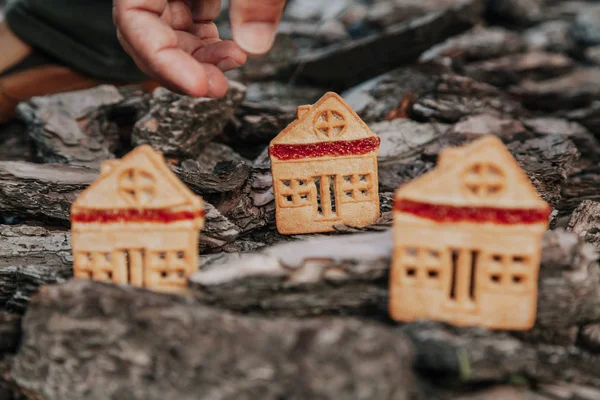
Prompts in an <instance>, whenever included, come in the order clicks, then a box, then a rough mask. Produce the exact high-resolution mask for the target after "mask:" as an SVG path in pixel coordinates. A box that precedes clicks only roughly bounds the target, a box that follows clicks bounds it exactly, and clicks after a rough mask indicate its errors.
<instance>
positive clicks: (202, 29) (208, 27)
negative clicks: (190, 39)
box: [189, 22, 219, 39]
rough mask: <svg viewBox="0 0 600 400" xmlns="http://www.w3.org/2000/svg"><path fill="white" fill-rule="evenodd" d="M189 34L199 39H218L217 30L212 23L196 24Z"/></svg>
mask: <svg viewBox="0 0 600 400" xmlns="http://www.w3.org/2000/svg"><path fill="white" fill-rule="evenodd" d="M189 32H190V33H191V34H192V35H194V36H196V37H198V38H200V39H218V38H219V29H218V28H217V25H215V24H214V23H213V22H201V23H196V24H194V26H193V27H192V28H191V29H190V30H189Z"/></svg>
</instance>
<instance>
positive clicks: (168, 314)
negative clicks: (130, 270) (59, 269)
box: [11, 281, 419, 400]
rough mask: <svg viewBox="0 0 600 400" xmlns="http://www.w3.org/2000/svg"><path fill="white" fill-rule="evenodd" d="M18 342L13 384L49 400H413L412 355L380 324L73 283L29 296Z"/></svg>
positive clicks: (401, 339) (400, 338) (399, 338)
mask: <svg viewBox="0 0 600 400" xmlns="http://www.w3.org/2000/svg"><path fill="white" fill-rule="evenodd" d="M23 332H24V335H23V341H22V345H21V348H20V350H19V352H18V354H17V356H16V358H15V360H14V365H13V369H12V372H11V378H12V379H13V380H14V381H15V382H16V383H17V384H18V385H19V386H21V387H23V388H25V389H27V390H29V391H33V392H36V393H38V394H40V395H41V396H43V398H44V399H46V400H71V399H73V400H80V399H82V398H85V399H90V400H93V399H98V400H105V399H110V398H123V399H125V398H126V399H130V400H135V399H140V400H142V399H143V400H152V399H157V400H163V399H171V398H173V399H174V398H177V399H181V400H186V399H198V398H207V399H212V398H214V399H234V398H235V399H256V398H260V399H264V400H269V399H273V400H276V399H283V398H285V399H335V400H337V399H344V398H348V399H350V398H351V399H357V400H359V399H364V400H367V399H369V400H370V399H374V398H375V399H383V398H385V399H398V400H404V399H409V398H410V399H418V398H419V397H418V396H417V395H418V387H417V386H416V385H417V382H416V380H415V378H414V376H413V373H412V371H411V362H412V355H411V349H410V345H409V343H408V342H407V340H406V339H405V337H404V336H403V335H401V334H399V333H397V332H394V331H392V330H390V329H389V328H386V327H384V326H380V325H378V324H377V323H366V322H361V321H358V320H353V319H336V318H326V319H317V320H311V319H308V320H290V319H265V318H248V317H241V316H235V315H232V314H229V313H224V312H222V311H219V310H213V309H210V308H206V307H202V306H198V305H196V304H194V303H193V302H191V301H190V300H188V299H185V298H183V297H181V298H178V297H171V296H166V295H159V294H155V293H151V292H147V291H142V290H135V289H132V288H118V287H113V286H105V285H101V284H93V283H89V282H82V281H73V282H69V283H67V284H65V285H61V286H55V287H46V288H44V289H43V290H42V291H41V292H40V293H39V295H38V296H36V298H35V300H33V301H32V303H31V305H30V309H29V312H28V314H27V315H26V316H25V319H24V321H23ZM74 336H75V337H77V341H73V340H72V338H73V337H74ZM90 377H93V379H90ZM199 396H200V397H199Z"/></svg>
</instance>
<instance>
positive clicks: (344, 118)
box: [269, 93, 380, 234]
mask: <svg viewBox="0 0 600 400" xmlns="http://www.w3.org/2000/svg"><path fill="white" fill-rule="evenodd" d="M379 142H380V140H379V137H378V136H376V135H375V134H374V133H373V132H371V130H370V129H369V127H368V126H367V125H366V124H365V123H364V122H363V121H362V120H361V119H360V117H359V116H358V115H357V114H356V113H355V112H354V111H353V110H352V109H351V108H350V106H348V104H346V103H345V102H344V100H342V98H341V97H340V96H338V95H337V94H335V93H327V94H326V95H325V96H323V97H322V98H321V99H320V100H319V101H317V102H316V103H315V104H314V105H312V106H310V105H307V106H300V107H298V112H297V120H295V121H294V122H292V123H291V124H290V125H289V126H288V127H287V128H286V129H285V130H283V131H282V132H281V133H280V134H279V135H278V136H277V137H275V138H274V139H273V140H272V141H271V143H270V146H269V156H270V159H271V168H272V173H273V188H274V194H275V206H276V219H277V229H278V230H279V232H280V233H282V234H301V233H311V232H330V231H333V230H334V228H333V226H334V225H335V224H337V223H345V224H347V225H352V226H365V225H368V224H371V223H373V222H375V221H376V220H377V219H378V218H379V215H380V212H379V191H378V181H377V154H378V153H379Z"/></svg>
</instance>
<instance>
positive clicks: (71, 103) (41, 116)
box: [18, 86, 148, 167]
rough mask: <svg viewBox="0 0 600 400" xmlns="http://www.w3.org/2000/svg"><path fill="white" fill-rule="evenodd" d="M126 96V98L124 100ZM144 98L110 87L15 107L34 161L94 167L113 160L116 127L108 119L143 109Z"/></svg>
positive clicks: (143, 96)
mask: <svg viewBox="0 0 600 400" xmlns="http://www.w3.org/2000/svg"><path fill="white" fill-rule="evenodd" d="M124 95H126V96H127V97H125V96H124ZM147 101H148V100H147V97H146V95H145V94H144V93H143V92H141V91H132V90H131V89H123V90H122V91H120V90H119V89H117V88H116V87H114V86H99V87H97V88H94V89H91V90H82V91H77V92H70V93H61V94H57V95H54V96H48V97H37V98H34V99H32V100H30V101H28V102H24V103H21V104H20V105H19V107H18V111H19V116H20V118H21V119H22V120H23V121H24V122H25V124H26V125H27V132H28V134H29V136H30V137H31V138H32V139H33V142H34V143H35V145H36V149H37V158H38V159H40V160H42V161H44V162H47V163H65V164H71V165H79V166H82V165H85V166H93V167H98V166H99V165H100V163H101V162H102V161H104V160H106V159H110V158H114V153H113V152H114V151H116V150H118V149H119V147H120V146H119V144H118V142H119V140H120V139H119V131H118V125H116V123H115V124H113V123H111V121H110V120H109V119H110V118H109V117H114V116H117V115H118V116H119V117H121V118H123V114H127V113H129V114H131V115H130V117H129V118H130V119H135V117H137V113H136V110H137V109H139V108H141V109H143V108H144V107H145V105H146V104H147Z"/></svg>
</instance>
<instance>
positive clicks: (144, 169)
mask: <svg viewBox="0 0 600 400" xmlns="http://www.w3.org/2000/svg"><path fill="white" fill-rule="evenodd" d="M203 227H204V209H203V202H202V199H201V198H200V197H198V196H196V195H194V194H193V193H192V192H191V191H190V190H189V189H188V188H187V187H186V186H185V185H184V184H183V183H182V182H181V181H180V180H179V179H178V178H177V176H175V174H173V172H172V171H171V170H170V169H169V168H168V166H167V165H166V164H165V160H164V159H163V157H162V154H160V153H157V152H155V151H154V150H153V149H152V148H151V147H150V146H147V145H144V146H140V147H138V148H136V149H134V150H133V151H132V152H131V153H129V154H128V155H126V156H125V157H123V158H122V159H121V160H111V161H106V162H105V163H104V164H103V165H102V169H101V175H100V177H99V178H98V180H97V181H96V182H94V183H93V184H92V185H91V186H90V187H88V188H87V189H86V190H85V191H84V192H83V193H81V195H80V196H79V197H78V198H77V200H76V201H75V202H74V204H73V206H72V208H71V231H72V246H73V260H74V272H75V278H79V279H94V280H98V281H105V282H113V283H117V284H131V285H134V286H139V287H146V288H149V289H153V290H156V291H161V292H177V291H181V290H183V289H184V288H185V287H186V286H187V277H188V276H189V275H190V274H191V273H192V272H194V271H195V270H197V268H198V240H199V230H201V229H202V228H203Z"/></svg>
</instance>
